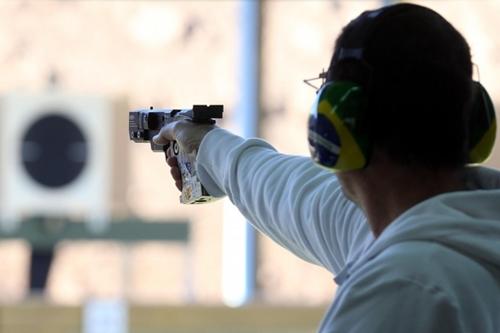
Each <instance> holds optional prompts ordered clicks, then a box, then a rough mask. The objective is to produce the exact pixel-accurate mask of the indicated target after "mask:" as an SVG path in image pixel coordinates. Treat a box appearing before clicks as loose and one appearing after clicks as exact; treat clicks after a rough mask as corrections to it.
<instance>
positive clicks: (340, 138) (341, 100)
mask: <svg viewBox="0 0 500 333" xmlns="http://www.w3.org/2000/svg"><path fill="white" fill-rule="evenodd" d="M397 7H398V6H397V5H396V6H390V7H386V8H382V9H379V10H376V11H368V12H365V13H363V14H362V15H361V16H360V17H359V18H357V19H356V20H355V21H353V22H352V23H351V24H353V23H354V24H355V28H354V30H353V31H351V32H350V34H349V38H348V41H347V42H344V43H343V44H345V45H342V47H341V48H339V50H338V54H337V55H336V57H337V59H334V60H335V61H341V60H344V59H355V60H359V61H362V60H363V44H364V41H365V40H366V39H367V38H368V37H369V35H370V33H371V32H372V31H373V30H374V27H375V24H376V22H377V21H379V20H380V17H381V16H386V15H387V13H388V12H394V11H395V10H394V9H396V10H397V11H399V10H401V8H400V7H402V6H401V5H400V6H399V8H397ZM359 23H361V24H359ZM364 95H365V94H364V92H363V88H362V87H361V86H360V85H358V84H356V83H354V82H348V81H332V82H328V83H326V84H325V85H324V86H323V87H322V88H320V90H319V91H318V93H317V95H316V99H315V101H314V104H313V106H312V110H311V114H310V116H309V121H308V141H309V150H310V153H311V157H312V159H313V160H314V161H315V162H316V163H318V164H319V165H320V166H323V167H326V168H328V169H332V170H334V171H347V170H355V169H362V168H364V167H365V166H366V165H367V164H368V162H369V158H370V152H371V145H370V142H369V140H368V138H367V135H366V133H363V132H364V131H363V129H362V128H361V127H360V120H361V119H362V117H363V113H364V100H365V97H364ZM471 107H472V112H471V119H470V120H469V143H468V151H469V154H468V155H469V156H468V163H481V162H483V161H484V160H486V159H487V158H488V156H489V155H490V153H491V151H492V149H493V145H494V143H495V136H496V119H495V109H494V107H493V103H492V101H491V98H490V96H489V95H488V92H487V91H486V89H485V88H484V87H483V86H482V85H481V83H479V82H478V81H473V102H472V105H471Z"/></svg>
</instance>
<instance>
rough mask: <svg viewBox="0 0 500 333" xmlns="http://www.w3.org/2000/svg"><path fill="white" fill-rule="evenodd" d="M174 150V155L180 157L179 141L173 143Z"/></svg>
mask: <svg viewBox="0 0 500 333" xmlns="http://www.w3.org/2000/svg"><path fill="white" fill-rule="evenodd" d="M172 149H173V151H174V155H179V145H178V144H177V141H174V142H173V144H172Z"/></svg>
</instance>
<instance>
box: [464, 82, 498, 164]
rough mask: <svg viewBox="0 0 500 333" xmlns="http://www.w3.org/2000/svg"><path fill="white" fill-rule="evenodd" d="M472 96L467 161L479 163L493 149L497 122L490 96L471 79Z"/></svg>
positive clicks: (480, 85)
mask: <svg viewBox="0 0 500 333" xmlns="http://www.w3.org/2000/svg"><path fill="white" fill-rule="evenodd" d="M473 96H474V97H473V101H472V110H471V114H470V119H469V123H468V126H469V141H468V142H469V144H468V150H469V156H468V163H481V162H484V161H485V160H486V159H487V158H488V157H489V156H490V154H491V151H492V150H493V146H494V144H495V137H496V129H497V123H496V116H495V108H494V107H493V103H492V101H491V98H490V96H489V94H488V92H487V91H486V89H485V88H484V87H483V85H482V84H481V83H479V82H478V81H473Z"/></svg>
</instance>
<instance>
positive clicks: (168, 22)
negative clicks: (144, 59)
mask: <svg viewBox="0 0 500 333" xmlns="http://www.w3.org/2000/svg"><path fill="white" fill-rule="evenodd" d="M129 28H130V32H131V34H132V36H133V37H134V38H135V39H136V40H137V41H139V42H140V43H142V44H144V45H145V46H150V47H151V46H153V47H154V46H164V45H166V44H168V43H170V42H173V41H174V40H175V39H176V38H177V37H178V36H179V35H180V34H181V19H180V15H179V13H177V11H176V10H175V9H173V8H166V7H161V8H158V7H157V6H148V7H144V8H142V9H141V10H139V12H138V13H137V15H136V16H135V17H134V18H133V19H132V21H131V23H130V26H129Z"/></svg>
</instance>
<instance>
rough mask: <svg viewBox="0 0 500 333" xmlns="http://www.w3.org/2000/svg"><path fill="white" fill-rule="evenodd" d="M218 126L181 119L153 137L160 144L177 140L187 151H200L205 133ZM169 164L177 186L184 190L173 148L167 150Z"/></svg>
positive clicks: (180, 146) (181, 147)
mask: <svg viewBox="0 0 500 333" xmlns="http://www.w3.org/2000/svg"><path fill="white" fill-rule="evenodd" d="M215 127H216V126H214V125H210V124H197V123H192V122H190V121H187V120H180V121H176V122H173V123H170V124H168V125H166V126H164V127H163V128H162V129H161V131H160V133H158V135H156V136H155V137H154V138H153V142H154V143H156V144H160V145H167V144H169V143H171V142H173V141H177V144H178V145H179V148H180V149H181V150H183V151H185V152H187V153H190V152H193V151H198V148H199V147H200V144H201V141H202V140H203V138H204V137H205V135H206V134H207V133H208V132H210V131H211V130H213V129H214V128H215ZM165 155H166V159H167V164H168V165H169V166H170V174H171V175H172V178H173V179H174V181H175V186H176V187H177V188H178V189H179V191H182V177H181V172H180V170H179V166H178V163H177V157H175V155H174V153H173V151H172V149H171V148H169V149H168V150H167V151H166V152H165Z"/></svg>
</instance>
